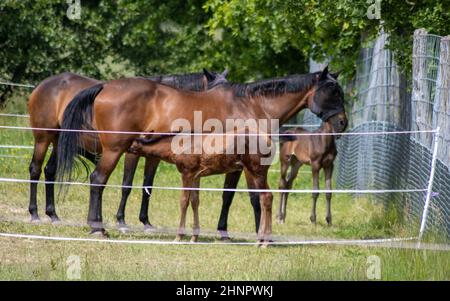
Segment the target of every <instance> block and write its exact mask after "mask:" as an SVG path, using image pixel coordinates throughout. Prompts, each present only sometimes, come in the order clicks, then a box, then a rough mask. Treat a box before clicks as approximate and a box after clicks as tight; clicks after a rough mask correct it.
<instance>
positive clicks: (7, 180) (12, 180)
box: [0, 177, 427, 194]
mask: <svg viewBox="0 0 450 301" xmlns="http://www.w3.org/2000/svg"><path fill="white" fill-rule="evenodd" d="M0 182H4V183H35V184H54V185H75V186H94V187H110V188H138V189H144V190H146V191H147V193H149V192H148V189H161V190H194V191H220V192H223V191H229V192H257V193H261V192H273V193H284V192H289V193H357V194H372V193H373V194H379V193H415V192H427V189H426V188H423V189H420V188H419V189H385V190H376V189H359V190H358V189H245V188H215V187H204V188H201V187H199V188H196V187H176V186H173V187H171V186H144V185H119V184H92V183H86V182H67V181H45V180H44V181H42V180H29V179H17V178H3V177H2V178H0ZM149 194H150V193H149Z"/></svg>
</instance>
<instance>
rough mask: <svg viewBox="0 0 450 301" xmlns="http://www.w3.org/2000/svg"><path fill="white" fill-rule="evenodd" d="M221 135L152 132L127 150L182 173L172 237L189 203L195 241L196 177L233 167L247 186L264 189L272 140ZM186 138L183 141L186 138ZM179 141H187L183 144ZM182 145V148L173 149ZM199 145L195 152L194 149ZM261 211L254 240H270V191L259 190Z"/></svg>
mask: <svg viewBox="0 0 450 301" xmlns="http://www.w3.org/2000/svg"><path fill="white" fill-rule="evenodd" d="M240 133H241V134H243V135H245V134H249V133H252V134H262V133H259V132H257V131H246V132H243V131H241V132H240ZM225 134H226V135H225V136H222V135H215V134H206V135H204V136H201V137H200V139H196V138H194V137H192V136H191V137H186V136H184V137H179V136H176V137H167V136H166V137H163V138H162V139H160V140H159V141H158V140H157V139H154V138H153V136H152V135H148V136H144V137H142V138H138V139H136V140H135V141H134V142H133V144H132V145H131V147H130V149H129V151H130V152H133V153H135V154H137V155H141V156H151V157H158V158H160V159H162V160H164V161H166V162H169V163H172V164H175V165H176V166H177V169H178V171H179V172H180V173H181V175H182V182H183V187H185V188H193V189H194V190H192V189H185V190H183V192H182V195H181V199H180V211H181V217H180V224H179V229H178V235H177V238H176V241H180V240H181V239H182V238H183V237H184V235H185V227H186V211H187V208H188V206H189V203H191V204H192V209H193V213H194V224H193V236H192V238H191V242H196V241H197V239H198V235H199V233H200V222H199V215H198V207H199V202H200V200H199V191H198V188H199V187H200V178H201V177H206V176H209V175H214V174H221V173H230V172H235V171H241V170H242V169H243V170H244V172H245V175H246V179H247V186H248V188H249V189H268V188H269V186H268V183H267V171H268V169H269V167H270V163H271V160H266V161H264V159H267V158H269V157H270V156H271V155H273V153H274V149H273V147H271V146H272V145H273V144H272V142H271V140H270V139H268V137H264V136H261V137H259V138H260V139H253V138H254V137H251V136H248V135H247V136H242V137H238V136H236V135H234V134H235V131H231V132H227V133H225ZM176 138H180V139H179V140H180V141H181V143H180V145H178V143H174V142H175V141H174V139H176ZM186 140H187V142H186ZM183 142H186V143H187V144H188V145H187V147H184V144H183ZM260 143H263V144H264V150H266V149H267V148H270V151H271V152H272V154H270V153H269V152H270V151H269V152H266V151H263V150H262V148H260V147H258V144H260ZM178 146H179V147H183V149H182V151H177V149H178ZM196 149H199V150H200V151H199V152H195V150H196ZM260 198H261V208H262V215H261V221H260V224H261V225H262V226H261V227H260V231H259V233H258V240H259V241H260V242H268V241H270V235H271V227H272V226H271V224H270V223H269V222H270V221H271V219H270V217H271V216H272V199H273V196H272V193H270V192H263V193H261V196H260Z"/></svg>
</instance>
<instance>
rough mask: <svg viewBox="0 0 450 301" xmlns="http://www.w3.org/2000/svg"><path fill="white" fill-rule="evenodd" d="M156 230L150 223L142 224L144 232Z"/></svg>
mask: <svg viewBox="0 0 450 301" xmlns="http://www.w3.org/2000/svg"><path fill="white" fill-rule="evenodd" d="M155 230H156V227H153V226H152V225H151V224H148V225H144V232H146V233H152V232H154V231H155Z"/></svg>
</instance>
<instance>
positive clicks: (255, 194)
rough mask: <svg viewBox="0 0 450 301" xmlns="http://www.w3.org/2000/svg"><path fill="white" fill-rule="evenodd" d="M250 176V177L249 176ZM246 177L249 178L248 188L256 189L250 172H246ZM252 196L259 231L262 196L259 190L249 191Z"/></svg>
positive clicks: (256, 225)
mask: <svg viewBox="0 0 450 301" xmlns="http://www.w3.org/2000/svg"><path fill="white" fill-rule="evenodd" d="M248 177H250V178H248ZM245 179H246V180H247V187H248V189H255V188H256V187H255V182H254V179H253V177H252V176H251V175H250V174H249V173H245ZM248 194H249V196H250V202H251V203H252V206H253V214H254V216H255V229H256V233H258V231H259V226H260V222H261V204H260V197H259V193H258V192H249V193H248Z"/></svg>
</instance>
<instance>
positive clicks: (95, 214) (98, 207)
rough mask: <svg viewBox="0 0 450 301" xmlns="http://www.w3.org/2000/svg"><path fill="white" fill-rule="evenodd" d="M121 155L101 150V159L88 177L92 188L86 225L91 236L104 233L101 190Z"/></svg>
mask: <svg viewBox="0 0 450 301" xmlns="http://www.w3.org/2000/svg"><path fill="white" fill-rule="evenodd" d="M121 155H122V152H121V151H112V150H110V149H105V150H103V154H102V157H101V159H100V161H99V162H98V163H97V166H96V167H95V170H94V172H93V173H92V174H91V176H90V181H91V185H92V186H91V188H90V190H91V192H90V199H89V213H88V224H89V225H90V226H91V233H92V234H98V233H100V234H105V233H106V231H105V229H104V227H103V217H102V196H103V190H104V189H105V187H104V185H105V184H106V183H107V181H108V179H109V176H110V175H111V173H112V171H113V170H114V168H115V167H116V165H117V162H118V161H119V159H120V156H121Z"/></svg>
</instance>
